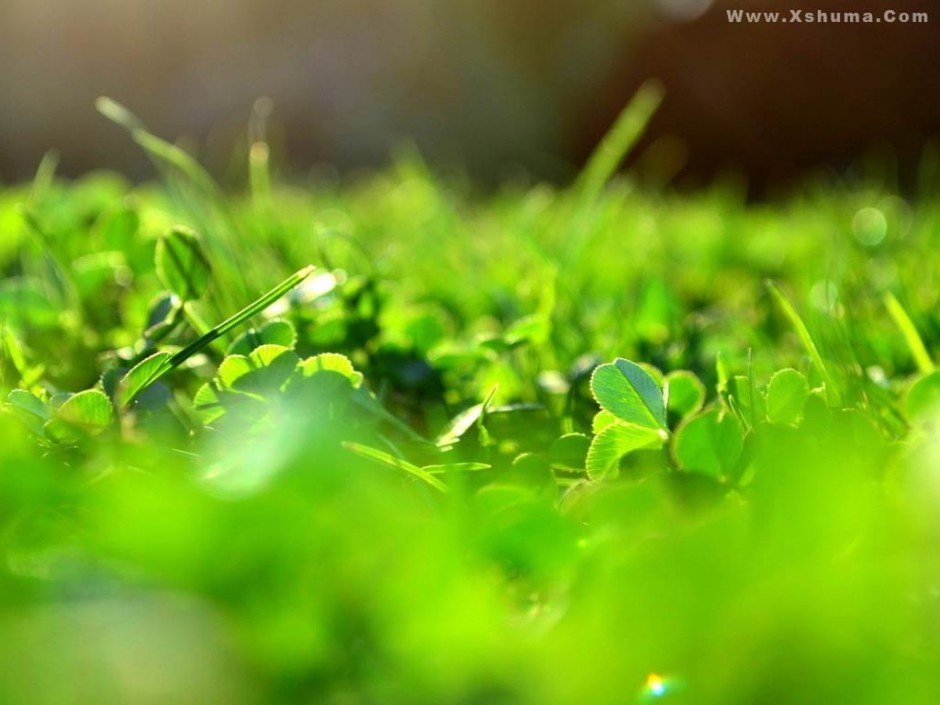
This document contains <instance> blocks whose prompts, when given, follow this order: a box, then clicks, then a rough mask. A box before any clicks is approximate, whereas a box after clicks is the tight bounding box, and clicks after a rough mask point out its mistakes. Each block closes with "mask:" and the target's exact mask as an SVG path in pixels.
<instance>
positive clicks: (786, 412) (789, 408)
mask: <svg viewBox="0 0 940 705" xmlns="http://www.w3.org/2000/svg"><path fill="white" fill-rule="evenodd" d="M808 398H809V382H807V381H806V377H804V376H803V374H802V373H800V372H798V371H797V370H791V369H786V370H778V371H777V372H775V373H774V376H773V377H771V378H770V384H769V385H768V386H767V420H768V421H770V423H777V424H795V423H796V422H797V421H799V420H800V418H801V417H802V415H803V407H804V406H805V405H806V400H807V399H808Z"/></svg>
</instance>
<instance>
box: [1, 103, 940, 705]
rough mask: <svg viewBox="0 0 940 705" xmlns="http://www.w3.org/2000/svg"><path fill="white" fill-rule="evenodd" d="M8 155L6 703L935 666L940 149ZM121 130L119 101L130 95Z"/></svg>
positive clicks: (542, 695) (553, 691)
mask: <svg viewBox="0 0 940 705" xmlns="http://www.w3.org/2000/svg"><path fill="white" fill-rule="evenodd" d="M656 100H657V96H656V95H655V89H647V90H646V91H645V92H643V93H641V95H640V96H639V97H638V98H637V99H636V101H635V102H634V104H633V105H632V106H631V107H630V108H629V109H628V110H627V111H625V113H624V115H623V116H622V117H621V120H620V121H619V122H618V124H617V125H616V126H615V128H614V129H613V130H612V132H611V133H610V135H609V137H608V138H607V140H606V141H605V142H604V143H603V144H602V145H601V147H600V148H599V149H598V151H597V153H596V154H595V156H594V158H593V159H592V160H591V162H590V163H589V164H588V166H587V167H586V168H585V170H584V172H583V174H582V175H581V177H580V178H579V179H578V180H577V181H576V182H575V183H573V184H571V185H569V186H565V187H558V186H551V185H547V184H539V183H534V184H533V183H524V182H521V181H520V182H515V183H512V184H507V185H505V186H504V187H502V188H500V189H498V190H496V191H494V192H486V193H484V192H480V191H479V190H477V189H475V188H474V187H473V186H472V185H468V184H467V183H466V182H465V181H463V180H461V179H459V178H445V177H442V176H440V175H438V174H435V173H434V172H433V171H432V170H431V169H429V168H428V167H427V166H426V165H425V164H424V163H423V162H422V161H421V159H420V157H418V156H416V155H414V154H412V153H409V152H406V153H404V154H403V156H401V157H400V158H399V159H398V160H397V161H396V162H395V164H394V165H393V166H392V167H390V168H388V169H386V170H384V171H381V172H379V173H373V174H370V175H360V176H358V177H354V178H353V177H350V178H346V179H337V178H327V177H325V176H323V175H320V176H319V177H316V178H313V177H311V178H310V179H307V180H298V179H294V180H288V179H280V178H278V177H277V176H276V175H275V176H272V171H275V172H276V170H272V167H271V164H270V163H269V162H270V158H269V153H268V149H267V147H266V145H265V144H264V143H263V142H256V143H255V145H254V146H253V148H252V149H251V152H250V157H249V159H248V167H247V169H246V176H245V185H244V187H243V188H239V187H237V186H234V187H230V188H225V189H223V188H220V187H219V186H218V185H217V184H216V183H215V182H214V181H213V180H212V179H211V177H209V176H208V174H207V173H206V172H205V171H203V170H202V168H201V167H199V165H198V164H197V163H196V162H195V161H194V160H193V159H192V158H191V157H190V156H188V155H187V154H186V153H185V152H183V151H182V150H181V149H179V148H177V147H175V146H173V145H172V144H170V143H168V142H164V141H162V140H161V139H159V138H158V137H155V136H154V135H151V134H150V133H149V132H147V131H146V128H144V127H143V125H142V124H141V123H140V122H139V121H138V120H137V119H136V118H135V117H134V116H132V115H130V114H129V113H127V112H126V111H124V110H123V109H122V108H121V107H120V106H118V105H116V104H114V103H110V102H107V101H103V102H102V103H101V104H100V106H99V107H100V109H101V110H102V112H104V113H105V114H106V115H107V116H108V117H110V118H111V119H112V120H114V121H115V122H117V123H119V124H120V125H122V126H123V127H125V128H126V129H127V131H128V132H129V135H130V137H131V138H132V139H133V140H134V142H136V143H137V144H138V145H139V147H140V148H142V149H143V150H145V151H146V152H147V153H148V154H149V155H150V156H151V158H152V159H153V161H154V165H155V170H156V173H157V174H158V175H159V178H155V180H154V181H153V182H152V183H147V184H136V185H135V184H131V183H128V182H127V181H126V180H125V179H123V178H122V177H121V176H119V175H116V174H113V173H104V172H101V173H93V174H89V175H87V176H85V177H83V178H80V179H76V180H65V179H61V178H58V177H56V175H55V168H54V159H53V158H49V159H47V160H46V161H45V162H44V163H43V165H42V166H41V167H40V169H39V171H38V173H37V175H36V178H35V179H34V180H33V181H32V182H31V183H28V184H22V185H7V186H3V187H0V270H2V273H3V279H2V282H0V324H2V325H0V392H2V396H3V399H5V402H4V405H3V409H2V412H0V552H2V559H3V560H2V561H0V635H2V638H0V702H4V703H14V704H20V703H29V704H30V705H46V704H50V705H51V704H56V705H58V704H60V703H69V704H72V703H81V704H83V705H84V704H86V703H87V704H88V705H110V704H112V703H113V704H115V705H117V704H120V705H138V704H144V703H147V704H149V703H160V704H169V703H172V704H173V705H177V704H180V705H188V704H190V703H191V704H193V705H195V704H199V705H205V704H207V703H225V704H228V703H232V704H237V705H241V704H242V703H244V704H262V703H264V704H266V703H284V704H287V703H291V704H293V703H326V704H335V705H359V704H363V705H365V704H373V703H374V704H376V705H385V704H397V703H402V704H408V705H422V704H424V703H427V704H428V705H432V704H433V705H445V704H454V705H456V704H460V705H490V704H493V705H510V704H513V705H514V704H517V703H518V704H533V705H568V704H570V705H607V704H610V705H621V704H622V705H632V704H634V703H653V702H663V703H676V704H677V705H678V704H681V703H690V704H691V703H694V704H695V705H706V704H714V705H732V704H734V703H741V704H744V703H747V704H752V703H768V704H771V703H773V704H776V703H845V704H847V705H848V704H851V705H864V704H871V705H874V704H876V703H877V704H879V705H881V704H883V703H891V702H904V703H906V704H908V705H917V704H921V703H922V704H924V705H933V704H934V703H937V702H940V679H938V677H937V673H938V672H940V642H938V641H937V638H936V635H937V628H938V626H940V622H938V619H940V561H938V557H940V556H938V541H940V511H938V509H940V476H937V472H938V468H940V436H938V430H937V429H938V424H937V422H938V419H940V415H938V414H940V407H938V402H940V372H937V371H935V369H934V359H935V358H936V356H937V350H938V347H940V306H938V303H940V301H938V298H940V288H938V281H940V279H938V278H940V256H938V254H937V253H938V252H940V249H938V248H940V200H938V199H937V198H936V194H937V192H938V191H937V188H938V186H940V170H938V169H937V165H936V163H935V161H932V160H931V159H930V158H929V157H925V159H924V165H923V169H922V174H921V178H920V187H919V189H918V190H917V191H916V192H908V193H904V194H903V195H902V194H900V193H899V191H898V189H897V188H896V187H895V185H894V183H893V181H892V177H891V175H890V174H889V173H887V172H885V171H880V172H878V171H872V173H870V174H861V175H858V174H856V175H855V176H854V177H852V178H849V177H845V178H840V179H836V178H834V177H830V178H828V179H825V180H823V179H819V180H816V181H808V182H807V183H806V184H805V185H804V186H802V187H801V188H799V189H797V190H795V191H793V192H792V193H791V194H790V195H789V196H787V197H786V198H780V199H776V200H773V201H768V202H763V203H749V202H748V201H747V199H746V194H745V192H744V190H743V189H742V188H741V187H740V185H738V184H737V183H736V182H734V181H733V180H729V181H726V182H721V183H718V184H716V185H715V186H713V187H712V188H710V189H709V190H707V191H704V192H700V193H697V194H694V195H688V194H686V195H681V194H677V193H674V192H672V191H671V190H669V189H666V188H653V187H652V186H651V185H650V184H644V183H642V182H641V181H638V180H637V179H635V178H633V177H631V176H630V175H629V174H627V175H616V170H617V166H618V164H619V163H620V161H621V158H622V157H623V155H624V153H625V152H626V151H627V150H628V149H629V147H630V146H631V144H632V143H633V141H634V140H635V138H636V136H637V135H638V134H639V132H640V131H641V129H642V127H643V125H644V123H645V121H646V119H647V118H648V116H649V114H650V113H651V112H652V110H653V109H654V108H655V103H656ZM115 135H116V136H115V138H116V139H121V138H124V139H126V136H121V135H119V134H118V133H117V132H116V133H115Z"/></svg>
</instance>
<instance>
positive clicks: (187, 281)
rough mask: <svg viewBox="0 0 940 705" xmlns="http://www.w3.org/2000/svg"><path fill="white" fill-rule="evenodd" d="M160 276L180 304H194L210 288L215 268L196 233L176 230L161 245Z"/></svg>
mask: <svg viewBox="0 0 940 705" xmlns="http://www.w3.org/2000/svg"><path fill="white" fill-rule="evenodd" d="M156 267H157V276H158V277H160V281H161V282H163V285H164V286H165V287H166V288H167V289H169V290H170V291H171V292H173V293H174V294H176V296H178V297H179V299H180V301H192V300H193V299H198V298H200V297H201V296H203V295H204V294H205V293H206V289H208V288H209V277H210V272H211V267H210V266H209V260H208V259H207V258H206V255H205V253H204V252H203V251H202V247H201V246H200V244H199V238H197V237H196V233H194V232H192V231H191V230H188V229H185V228H180V227H177V228H173V229H172V230H170V232H168V233H167V234H165V235H164V236H163V237H161V238H160V239H159V240H158V241H157V254H156Z"/></svg>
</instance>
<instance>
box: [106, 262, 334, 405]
mask: <svg viewBox="0 0 940 705" xmlns="http://www.w3.org/2000/svg"><path fill="white" fill-rule="evenodd" d="M314 269H316V268H315V267H313V266H312V265H311V266H308V267H304V268H303V269H301V270H300V271H298V272H296V273H295V274H294V275H293V276H291V277H288V278H287V279H285V280H284V281H283V282H281V283H280V284H278V285H277V286H276V287H274V288H273V289H271V291H269V292H268V293H266V294H265V295H264V296H262V297H260V298H258V299H255V300H254V301H253V302H252V303H250V304H249V305H248V306H246V307H245V308H243V309H242V310H241V311H239V312H238V313H236V314H235V315H234V316H231V317H230V318H227V319H226V320H224V321H222V323H220V324H219V325H217V326H215V327H214V328H212V329H211V330H210V331H209V332H207V333H205V334H204V335H201V336H200V337H198V338H197V339H196V340H194V341H193V342H191V343H190V344H189V345H187V346H186V347H185V348H183V349H182V350H180V351H179V352H178V353H176V354H175V355H172V356H169V357H167V358H165V359H164V360H163V362H162V363H161V364H160V365H158V366H157V367H156V368H155V369H154V370H152V371H149V370H148V373H147V377H146V380H145V381H144V383H143V384H141V385H139V387H135V390H134V392H133V394H130V395H127V396H126V397H125V398H124V399H122V403H123V404H125V405H126V404H130V403H131V402H132V401H134V397H136V396H137V395H138V394H139V393H140V392H142V391H143V390H144V389H146V388H147V387H149V386H150V385H151V384H153V383H154V382H156V381H157V380H159V379H160V378H161V377H163V376H164V375H165V374H167V373H168V372H169V371H170V370H173V369H174V368H176V367H179V366H180V365H181V364H183V363H184V362H186V360H188V359H189V358H191V357H192V356H193V355H195V354H197V353H198V352H199V351H201V350H202V349H203V348H205V347H206V346H208V345H211V344H212V342H213V341H215V340H218V339H219V338H221V337H222V336H224V335H225V334H226V333H228V332H229V331H230V330H232V329H233V328H235V327H237V326H239V325H241V324H242V323H244V322H245V321H247V320H249V319H251V318H253V317H254V316H257V315H258V314H259V313H261V312H262V311H264V310H265V309H266V308H267V307H268V306H270V305H271V304H273V303H274V302H275V301H277V300H278V299H279V298H281V297H282V296H284V294H286V293H287V292H288V291H290V290H291V289H293V288H294V287H295V286H297V285H298V284H300V283H301V282H302V281H303V280H304V279H306V278H307V277H308V276H310V274H311V273H312V272H313V271H314ZM164 354H165V353H164ZM145 362H146V361H145ZM142 364H143V363H142ZM133 372H134V370H131V372H130V373H128V376H131V374H133Z"/></svg>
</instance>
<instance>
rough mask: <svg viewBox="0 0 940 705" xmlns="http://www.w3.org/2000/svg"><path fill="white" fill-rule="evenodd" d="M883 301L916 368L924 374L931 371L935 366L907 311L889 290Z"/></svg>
mask: <svg viewBox="0 0 940 705" xmlns="http://www.w3.org/2000/svg"><path fill="white" fill-rule="evenodd" d="M884 302H885V308H887V309H888V313H889V314H890V315H891V318H892V320H893V321H894V324H895V325H896V326H897V327H898V329H899V330H900V331H901V335H902V336H904V342H905V343H907V347H908V349H909V350H910V351H911V355H912V356H913V358H914V362H915V363H916V364H917V369H918V370H920V371H921V372H922V373H923V374H925V375H926V374H930V373H931V372H933V371H934V370H935V369H936V366H935V365H934V364H933V360H932V359H931V358H930V353H929V352H927V346H925V345H924V341H923V339H921V337H920V334H919V333H918V332H917V327H916V326H915V325H914V322H913V321H912V320H911V317H910V316H908V315H907V311H905V310H904V307H903V306H902V305H901V302H900V301H898V299H897V297H896V296H895V295H894V294H892V293H890V292H889V293H887V294H885V297H884Z"/></svg>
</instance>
